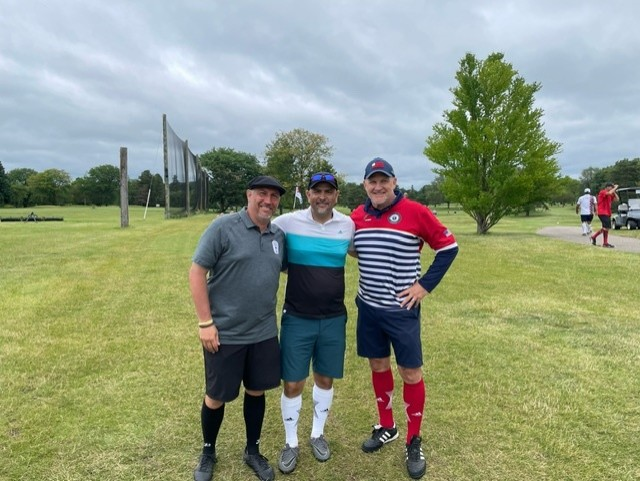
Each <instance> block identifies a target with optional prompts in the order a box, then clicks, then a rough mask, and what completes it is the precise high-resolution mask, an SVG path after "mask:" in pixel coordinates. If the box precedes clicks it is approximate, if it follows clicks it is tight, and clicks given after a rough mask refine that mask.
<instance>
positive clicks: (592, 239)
mask: <svg viewBox="0 0 640 481" xmlns="http://www.w3.org/2000/svg"><path fill="white" fill-rule="evenodd" d="M589 239H591V245H596V239H595V237H589Z"/></svg>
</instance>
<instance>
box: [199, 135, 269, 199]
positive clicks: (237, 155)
mask: <svg viewBox="0 0 640 481" xmlns="http://www.w3.org/2000/svg"><path fill="white" fill-rule="evenodd" d="M199 158H200V164H201V165H202V167H204V168H205V169H207V170H208V171H209V172H210V173H211V175H212V177H213V180H211V181H210V182H209V203H210V205H215V206H217V208H218V210H219V211H220V212H226V211H227V209H228V208H229V207H240V206H243V205H245V203H246V195H245V192H246V190H247V184H248V183H249V181H250V180H251V179H253V178H254V177H256V176H258V175H260V174H261V173H262V167H261V166H260V163H259V162H258V159H257V158H256V156H255V155H253V154H247V153H245V152H236V151H235V150H233V149H231V148H228V147H221V148H218V149H216V148H213V149H211V150H209V151H207V152H205V153H204V154H202V155H200V156H199Z"/></svg>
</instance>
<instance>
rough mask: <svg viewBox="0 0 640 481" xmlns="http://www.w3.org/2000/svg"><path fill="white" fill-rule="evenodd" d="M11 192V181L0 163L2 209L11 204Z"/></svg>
mask: <svg viewBox="0 0 640 481" xmlns="http://www.w3.org/2000/svg"><path fill="white" fill-rule="evenodd" d="M10 196H11V192H10V190H9V179H8V178H7V174H6V173H5V171H4V166H3V165H2V162H1V161H0V207H2V206H4V204H5V203H6V202H9V197H10Z"/></svg>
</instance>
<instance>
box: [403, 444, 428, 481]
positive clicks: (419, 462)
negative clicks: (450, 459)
mask: <svg viewBox="0 0 640 481" xmlns="http://www.w3.org/2000/svg"><path fill="white" fill-rule="evenodd" d="M406 449H407V457H406V463H407V472H408V473H409V476H411V477H412V478H413V479H420V478H421V477H422V476H424V473H425V472H426V470H427V461H426V460H425V459H424V454H423V453H422V438H421V437H420V436H413V437H412V438H411V442H410V443H409V444H407V448H406Z"/></svg>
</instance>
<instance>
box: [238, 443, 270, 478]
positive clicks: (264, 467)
mask: <svg viewBox="0 0 640 481" xmlns="http://www.w3.org/2000/svg"><path fill="white" fill-rule="evenodd" d="M244 462H245V463H247V465H248V466H249V467H250V468H251V469H253V472H254V473H256V476H258V478H260V481H273V480H274V479H275V477H276V474H275V473H274V472H273V468H272V467H271V466H269V460H268V459H267V458H265V457H264V456H263V455H262V454H248V453H247V451H246V450H245V452H244Z"/></svg>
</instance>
